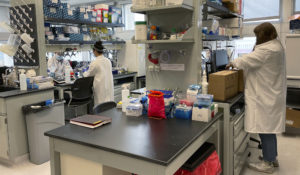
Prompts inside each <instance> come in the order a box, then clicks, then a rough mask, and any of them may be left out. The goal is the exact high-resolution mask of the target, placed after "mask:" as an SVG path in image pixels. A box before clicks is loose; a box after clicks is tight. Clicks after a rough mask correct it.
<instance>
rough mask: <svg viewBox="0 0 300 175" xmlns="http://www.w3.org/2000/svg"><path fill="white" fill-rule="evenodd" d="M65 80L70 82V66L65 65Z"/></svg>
mask: <svg viewBox="0 0 300 175" xmlns="http://www.w3.org/2000/svg"><path fill="white" fill-rule="evenodd" d="M65 82H66V83H71V67H70V66H65Z"/></svg>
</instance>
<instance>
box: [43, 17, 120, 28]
mask: <svg viewBox="0 0 300 175" xmlns="http://www.w3.org/2000/svg"><path fill="white" fill-rule="evenodd" d="M45 22H48V23H51V24H79V25H88V26H94V27H111V28H114V27H125V25H124V24H111V23H99V22H90V21H83V20H75V19H60V18H45Z"/></svg>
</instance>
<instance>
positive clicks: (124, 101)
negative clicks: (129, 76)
mask: <svg viewBox="0 0 300 175" xmlns="http://www.w3.org/2000/svg"><path fill="white" fill-rule="evenodd" d="M122 88H123V90H122V112H126V108H127V106H128V103H129V99H128V97H129V84H124V85H122Z"/></svg>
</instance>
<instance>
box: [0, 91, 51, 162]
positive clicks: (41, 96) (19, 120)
mask: <svg viewBox="0 0 300 175" xmlns="http://www.w3.org/2000/svg"><path fill="white" fill-rule="evenodd" d="M8 89H9V88H8ZM8 89H7V90H8ZM53 91H54V88H47V89H37V90H27V91H20V90H19V89H12V88H11V89H10V90H8V91H5V92H0V143H1V144H0V161H4V162H15V161H17V160H20V159H25V158H27V157H28V152H29V150H28V141H27V130H26V122H25V115H24V114H23V111H22V107H23V106H25V105H29V104H35V103H39V102H43V101H46V100H49V99H54V93H53Z"/></svg>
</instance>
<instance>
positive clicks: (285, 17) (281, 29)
mask: <svg viewBox="0 0 300 175" xmlns="http://www.w3.org/2000/svg"><path fill="white" fill-rule="evenodd" d="M282 1H283V2H282V5H281V7H280V8H281V12H282V19H281V21H280V22H274V23H273V24H274V26H275V27H276V29H277V32H278V35H279V37H280V39H281V41H282V44H284V45H285V38H286V35H287V34H288V33H289V32H290V31H289V17H290V16H292V14H293V1H294V0H282ZM258 24H259V23H254V24H244V27H243V32H242V33H243V36H244V37H249V36H255V35H254V33H253V30H254V28H255V27H256V26H257V25H258Z"/></svg>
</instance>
